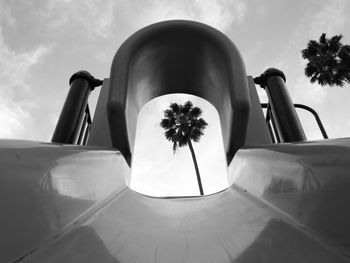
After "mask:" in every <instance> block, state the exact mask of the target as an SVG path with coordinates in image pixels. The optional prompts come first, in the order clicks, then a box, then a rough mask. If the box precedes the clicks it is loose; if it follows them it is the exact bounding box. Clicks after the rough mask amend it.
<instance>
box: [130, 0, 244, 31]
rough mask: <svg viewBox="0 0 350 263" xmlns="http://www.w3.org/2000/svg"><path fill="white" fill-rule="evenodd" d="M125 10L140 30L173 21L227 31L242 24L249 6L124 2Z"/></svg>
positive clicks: (220, 0) (188, 0) (195, 0)
mask: <svg viewBox="0 0 350 263" xmlns="http://www.w3.org/2000/svg"><path fill="white" fill-rule="evenodd" d="M123 5H124V6H123V7H124V8H123V9H124V10H129V12H130V10H134V14H130V13H129V12H128V15H129V18H130V16H131V19H132V18H135V19H134V22H133V24H135V25H137V27H138V28H141V27H144V26H146V25H148V24H152V23H156V22H160V21H164V20H172V19H185V20H194V21H198V22H202V23H205V24H208V25H210V26H212V27H215V28H217V29H219V30H221V31H226V30H228V29H229V28H230V26H231V24H232V23H241V22H242V21H243V20H244V18H245V15H246V3H245V2H244V1H242V0H231V1H230V0H215V1H213V0H178V1H160V0H158V1H143V2H142V3H139V2H138V3H136V1H134V2H133V1H131V2H130V1H124V2H123Z"/></svg>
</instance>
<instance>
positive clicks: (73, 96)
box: [51, 70, 102, 144]
mask: <svg viewBox="0 0 350 263" xmlns="http://www.w3.org/2000/svg"><path fill="white" fill-rule="evenodd" d="M69 84H70V90H69V92H68V95H67V98H66V101H65V103H64V106H63V109H62V111H61V115H60V117H59V119H58V122H57V125H56V129H55V131H54V134H53V136H52V139H51V141H52V142H54V143H69V144H73V143H75V140H76V137H77V133H78V132H79V126H81V121H82V118H83V117H84V113H85V109H86V106H87V100H88V98H89V95H90V92H91V91H92V90H93V89H94V88H95V87H97V86H100V85H101V84H102V81H101V80H99V79H95V78H94V77H93V76H92V75H91V74H90V73H89V72H87V71H85V70H82V71H79V72H77V73H75V74H73V75H72V77H71V78H70V80H69Z"/></svg>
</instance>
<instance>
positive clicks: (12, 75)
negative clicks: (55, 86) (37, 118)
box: [0, 28, 49, 138]
mask: <svg viewBox="0 0 350 263" xmlns="http://www.w3.org/2000/svg"><path fill="white" fill-rule="evenodd" d="M48 51H49V48H48V47H45V46H39V47H38V48H36V49H34V50H32V51H30V52H23V53H15V52H14V51H12V50H11V49H10V48H9V47H8V46H7V45H6V44H5V43H4V40H3V36H2V31H1V28H0V85H1V89H0V122H1V128H0V137H6V138H16V137H23V136H24V135H25V134H26V133H27V131H26V125H25V124H26V123H28V122H30V121H32V120H31V116H30V114H29V111H30V109H32V108H33V107H35V105H36V102H35V98H33V97H34V96H33V94H31V87H30V86H29V85H28V84H27V83H26V81H27V77H28V75H29V71H30V70H31V68H32V67H33V66H34V65H35V64H36V63H37V62H38V61H39V60H40V59H41V58H42V57H43V56H44V55H45V54H46V53H47V52H48Z"/></svg>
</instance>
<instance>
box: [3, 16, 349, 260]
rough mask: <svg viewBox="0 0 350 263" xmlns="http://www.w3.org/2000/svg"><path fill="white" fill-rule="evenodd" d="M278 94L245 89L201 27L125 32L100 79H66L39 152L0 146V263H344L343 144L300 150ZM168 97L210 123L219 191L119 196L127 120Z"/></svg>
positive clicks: (290, 107) (268, 77) (131, 127)
mask: <svg viewBox="0 0 350 263" xmlns="http://www.w3.org/2000/svg"><path fill="white" fill-rule="evenodd" d="M285 82H286V77H285V75H284V74H283V72H281V71H280V70H277V69H273V68H271V69H268V70H266V71H265V72H264V73H263V74H261V76H259V77H256V78H252V77H251V76H247V74H246V72H245V67H244V62H243V59H242V58H241V56H240V54H239V51H238V49H237V48H236V47H235V45H234V44H233V43H232V42H231V40H230V39H228V38H227V37H226V36H225V35H224V34H222V33H221V32H219V31H217V30H215V29H213V28H211V27H209V26H207V25H204V24H200V23H197V22H191V21H166V22H161V23H157V24H154V25H151V26H148V27H145V28H144V29H141V30H140V31H138V32H136V33H135V34H134V35H132V36H131V37H130V38H128V39H127V40H126V41H125V42H124V43H123V45H122V46H121V47H120V48H119V50H118V51H117V53H116V55H115V57H114V59H113V63H112V67H111V72H110V78H109V79H104V80H103V81H100V80H97V79H95V78H94V77H93V76H91V75H90V73H88V72H86V71H80V72H78V73H76V74H74V75H73V76H72V78H71V79H70V81H69V83H70V86H71V87H70V91H69V94H68V96H67V99H66V102H65V104H64V107H63V110H62V112H61V115H60V118H59V120H58V123H57V126H56V129H55V132H54V134H53V137H52V142H51V143H38V142H29V141H16V140H2V141H1V142H0V156H1V159H0V167H1V168H0V169H1V171H2V172H1V175H0V180H1V183H0V188H1V190H0V192H1V197H2V198H0V207H1V211H2V216H1V217H0V218H1V224H0V233H2V237H1V239H0V240H1V241H0V245H1V248H2V249H1V252H0V261H1V262H271V263H272V262H350V259H349V258H350V224H349V222H350V212H349V211H348V203H349V201H350V191H349V190H348V189H349V187H350V175H349V171H350V157H349V156H350V155H349V153H350V139H348V138H344V139H329V140H320V141H312V142H309V141H307V138H306V136H305V134H304V131H303V127H302V125H301V123H300V121H299V118H298V115H297V113H296V111H295V108H296V107H301V108H303V109H306V110H309V111H310V112H311V113H312V114H314V116H315V118H316V120H317V123H318V125H319V127H320V129H321V132H322V134H323V136H324V138H325V139H327V134H326V132H325V130H324V128H323V126H322V123H321V121H320V119H319V117H318V116H317V114H316V113H315V112H314V111H313V110H312V109H310V108H309V107H307V106H305V105H300V104H293V102H292V100H291V98H290V96H289V93H288V90H287V88H286V84H285ZM100 85H101V92H100V96H99V99H98V102H97V106H96V109H95V114H94V118H93V120H91V117H90V113H89V112H90V110H89V106H88V96H89V94H90V92H91V91H92V90H93V89H94V88H96V87H97V86H100ZM256 85H260V86H261V87H262V88H264V89H265V90H266V92H267V95H268V98H269V102H268V103H267V104H262V103H260V101H259V98H258V95H257V91H256ZM171 93H188V94H192V95H196V96H199V97H202V98H204V99H206V100H207V101H209V102H210V103H212V104H213V105H214V107H215V108H216V110H217V111H218V114H219V118H220V123H221V128H222V137H223V142H224V149H225V152H226V156H227V165H228V170H229V182H230V187H229V188H227V189H226V190H224V191H222V192H219V193H216V194H213V195H209V196H198V197H176V198H170V197H169V198H156V197H150V196H145V195H142V194H139V193H137V192H135V191H133V190H131V189H130V188H129V187H128V183H129V177H130V165H131V162H132V156H133V148H134V143H135V131H136V123H137V116H138V113H139V112H140V110H141V108H142V107H143V105H144V104H145V103H147V102H148V101H150V100H151V99H153V98H156V97H158V96H161V95H166V94H171ZM264 108H265V109H266V110H263V109H264Z"/></svg>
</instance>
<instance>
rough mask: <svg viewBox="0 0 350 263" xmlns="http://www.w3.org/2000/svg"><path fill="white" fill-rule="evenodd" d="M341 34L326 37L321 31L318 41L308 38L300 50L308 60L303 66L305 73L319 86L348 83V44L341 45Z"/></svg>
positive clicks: (349, 68)
mask: <svg viewBox="0 0 350 263" xmlns="http://www.w3.org/2000/svg"><path fill="white" fill-rule="evenodd" d="M341 39H342V35H336V36H333V37H331V38H327V37H326V34H325V33H323V34H322V35H321V36H320V38H319V41H316V40H310V41H309V43H308V44H307V47H306V48H305V49H303V50H302V51H301V53H302V56H303V58H304V59H307V60H308V61H309V62H308V63H307V65H306V67H305V75H306V76H307V77H309V78H310V82H311V83H314V82H316V81H317V82H318V83H319V84H320V85H321V86H324V85H330V86H333V85H337V86H341V87H342V86H343V85H344V84H345V82H348V83H350V46H349V45H343V44H342V43H341V42H340V40H341Z"/></svg>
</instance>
